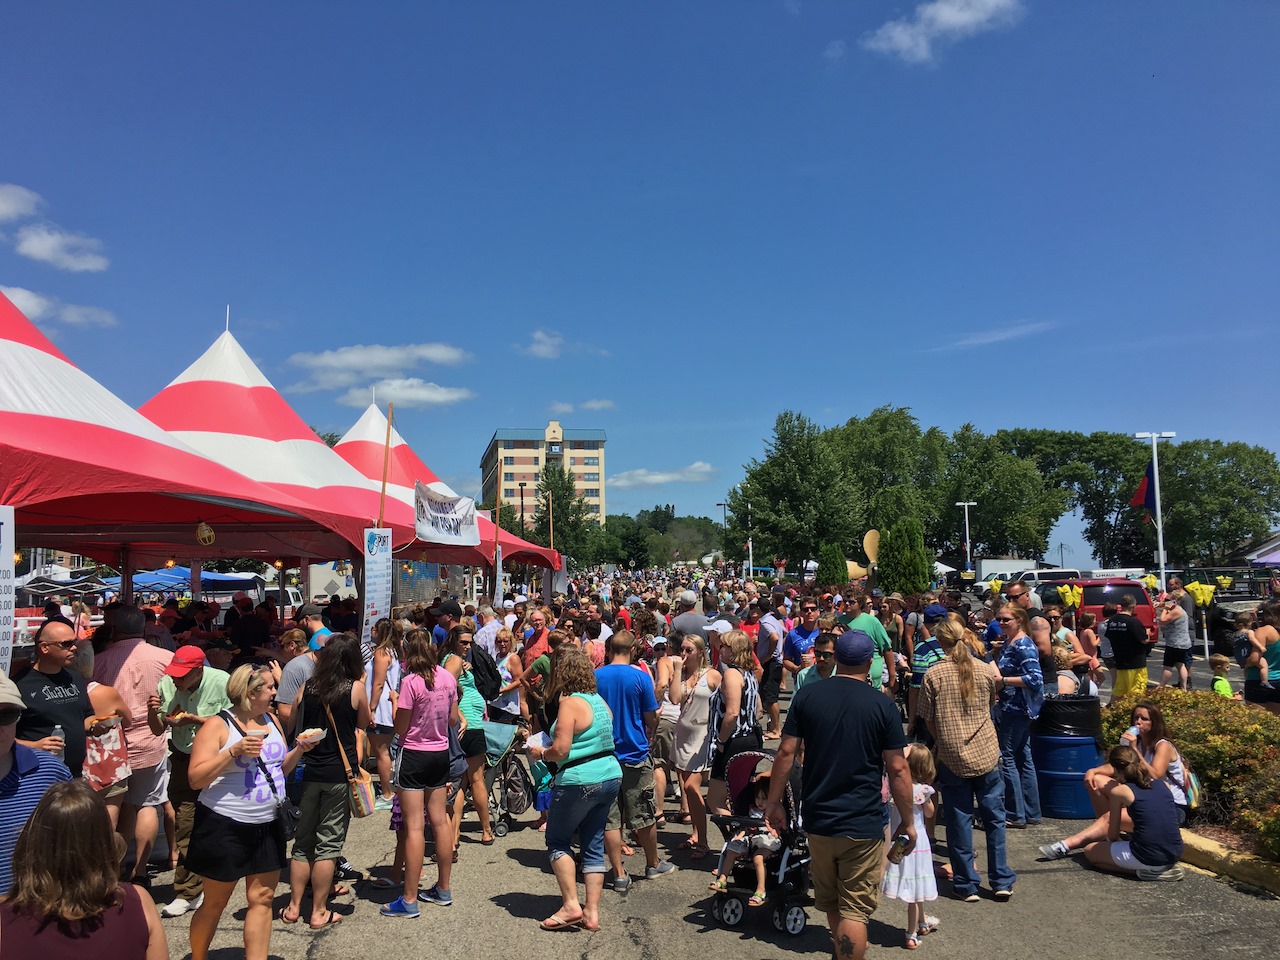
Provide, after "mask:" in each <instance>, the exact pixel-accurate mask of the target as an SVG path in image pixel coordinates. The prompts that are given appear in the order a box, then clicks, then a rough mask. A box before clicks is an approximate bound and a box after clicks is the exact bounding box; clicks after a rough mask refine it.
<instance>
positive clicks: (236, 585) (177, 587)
mask: <svg viewBox="0 0 1280 960" xmlns="http://www.w3.org/2000/svg"><path fill="white" fill-rule="evenodd" d="M263 582H264V581H263V578H262V577H261V576H259V575H258V574H256V573H214V572H213V571H212V570H201V571H200V590H201V592H208V593H232V592H234V591H237V590H244V591H246V592H249V591H252V590H256V589H257V588H258V587H260V586H261V585H262V584H263ZM103 584H105V585H106V586H107V587H109V588H111V589H115V590H119V589H120V578H119V577H107V578H106V579H104V580H103ZM190 588H191V568H190V567H165V568H164V569H161V570H139V571H138V572H137V573H135V574H134V575H133V589H135V590H152V591H156V592H162V593H167V592H169V591H173V592H175V593H182V592H184V591H186V590H189V589H190Z"/></svg>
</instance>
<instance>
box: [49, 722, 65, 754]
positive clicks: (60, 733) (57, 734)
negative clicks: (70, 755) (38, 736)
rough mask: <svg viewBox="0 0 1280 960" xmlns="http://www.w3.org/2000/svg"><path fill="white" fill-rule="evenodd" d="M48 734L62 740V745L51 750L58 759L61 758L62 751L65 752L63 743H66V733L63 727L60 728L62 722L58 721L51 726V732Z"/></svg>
mask: <svg viewBox="0 0 1280 960" xmlns="http://www.w3.org/2000/svg"><path fill="white" fill-rule="evenodd" d="M49 736H51V737H53V738H54V739H55V740H61V741H62V743H63V745H64V746H62V747H59V748H58V749H57V750H54V751H53V755H54V756H55V757H57V758H58V759H59V760H61V759H62V755H63V753H64V752H65V744H66V742H67V735H66V733H65V732H64V731H63V729H62V724H60V723H59V724H55V725H54V728H53V733H51V734H49Z"/></svg>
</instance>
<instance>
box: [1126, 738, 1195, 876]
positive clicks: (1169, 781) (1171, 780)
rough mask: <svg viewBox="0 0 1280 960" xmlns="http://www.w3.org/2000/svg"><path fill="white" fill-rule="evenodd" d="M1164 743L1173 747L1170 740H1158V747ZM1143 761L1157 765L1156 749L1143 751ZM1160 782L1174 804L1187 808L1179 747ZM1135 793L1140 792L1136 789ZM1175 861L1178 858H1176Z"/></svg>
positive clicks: (1174, 749)
mask: <svg viewBox="0 0 1280 960" xmlns="http://www.w3.org/2000/svg"><path fill="white" fill-rule="evenodd" d="M1162 743H1167V744H1169V746H1171V747H1173V743H1172V741H1169V740H1158V741H1156V746H1157V747H1158V746H1160V744H1162ZM1139 746H1141V744H1139ZM1142 759H1143V760H1145V761H1146V763H1147V766H1151V764H1153V763H1155V762H1156V751H1155V747H1153V748H1152V749H1150V750H1143V751H1142ZM1160 780H1161V782H1162V783H1164V784H1165V785H1166V786H1167V787H1168V788H1169V792H1170V793H1171V794H1173V802H1174V803H1176V804H1177V805H1178V806H1180V807H1185V806H1186V805H1187V791H1186V790H1185V789H1184V788H1183V786H1182V785H1183V784H1184V783H1186V782H1187V771H1186V769H1185V768H1184V767H1183V766H1182V754H1180V753H1179V752H1178V748H1177V747H1173V759H1172V760H1170V761H1169V766H1167V767H1165V770H1164V776H1163V777H1161V778H1160ZM1130 786H1132V784H1130ZM1133 792H1134V793H1137V792H1138V791H1137V788H1136V787H1135V788H1134V791H1133ZM1134 856H1135V857H1137V856H1138V855H1137V853H1135V854H1134ZM1138 859H1139V860H1142V858H1141V857H1138ZM1174 859H1177V858H1176V857H1175V858H1174ZM1142 862H1143V863H1145V864H1147V865H1148V866H1153V867H1154V866H1158V864H1155V863H1152V862H1151V861H1149V860H1142Z"/></svg>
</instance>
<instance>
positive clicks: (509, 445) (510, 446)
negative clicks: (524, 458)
mask: <svg viewBox="0 0 1280 960" xmlns="http://www.w3.org/2000/svg"><path fill="white" fill-rule="evenodd" d="M515 448H516V442H515V441H514V440H503V441H502V449H503V450H514V449H515Z"/></svg>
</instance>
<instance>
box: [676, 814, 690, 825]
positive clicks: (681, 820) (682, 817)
mask: <svg viewBox="0 0 1280 960" xmlns="http://www.w3.org/2000/svg"><path fill="white" fill-rule="evenodd" d="M676 823H683V824H690V823H693V816H692V815H691V814H688V813H682V814H680V816H678V817H676Z"/></svg>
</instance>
